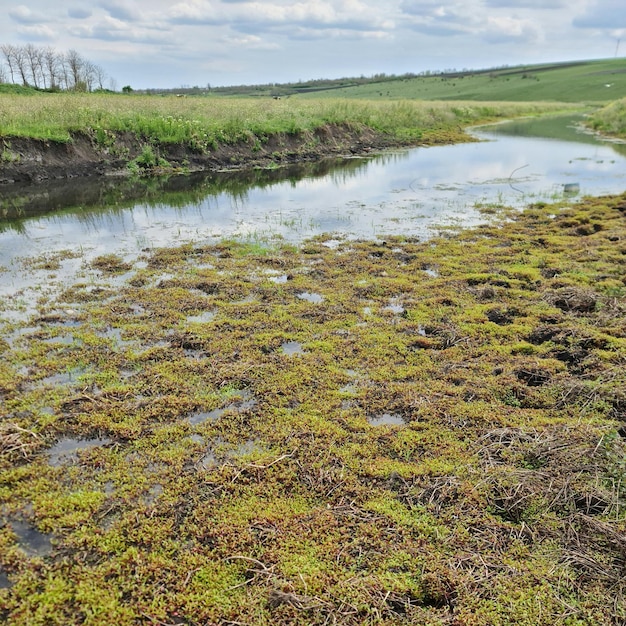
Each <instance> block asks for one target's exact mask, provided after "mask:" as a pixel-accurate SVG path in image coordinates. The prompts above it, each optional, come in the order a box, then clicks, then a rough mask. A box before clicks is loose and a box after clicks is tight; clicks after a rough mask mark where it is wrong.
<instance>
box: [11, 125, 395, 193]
mask: <svg viewBox="0 0 626 626" xmlns="http://www.w3.org/2000/svg"><path fill="white" fill-rule="evenodd" d="M1 141H2V147H3V148H5V149H6V150H8V151H10V154H11V155H12V158H11V160H5V161H0V185H11V184H15V183H21V184H31V183H39V182H44V181H54V180H63V179H74V178H88V177H101V176H129V175H130V173H131V172H130V170H129V168H128V164H129V162H130V161H132V160H133V159H135V158H137V157H138V156H139V155H141V153H142V151H143V150H144V148H145V147H146V146H147V145H150V146H151V147H152V149H153V150H154V152H155V153H156V154H157V155H158V157H159V158H160V159H164V160H165V161H167V162H168V163H169V167H167V168H165V171H170V170H184V171H188V172H195V171H207V170H223V169H237V168H241V167H248V166H257V167H258V166H260V167H262V166H271V165H274V164H278V165H280V164H288V163H297V162H301V161H312V160H318V159H321V158H323V157H328V156H339V155H350V154H367V153H369V152H372V151H375V150H381V149H384V148H389V147H394V146H399V145H403V144H402V142H401V141H400V140H398V139H397V138H394V137H391V136H389V135H385V134H382V133H377V132H375V131H373V130H369V129H359V130H355V129H350V128H347V127H343V126H338V125H327V126H324V127H322V128H319V129H317V130H315V131H313V132H306V133H299V134H294V135H291V134H286V133H279V134H276V135H273V136H271V137H269V138H268V140H267V141H266V142H265V143H264V144H262V145H260V146H259V145H258V143H257V144H253V143H250V142H239V143H236V144H231V145H227V144H222V145H218V146H217V147H216V148H215V149H214V150H211V151H210V152H207V153H201V152H199V151H198V150H196V149H194V148H192V147H191V146H188V145H185V144H166V143H155V142H154V140H146V139H142V138H139V137H137V136H136V135H134V134H131V133H118V134H117V135H116V137H115V139H114V141H113V142H111V143H110V144H109V145H107V146H106V147H105V146H101V145H98V144H97V143H96V141H95V140H94V139H93V138H91V137H90V136H88V135H87V134H84V133H75V134H74V135H73V136H72V139H71V141H70V142H68V143H61V142H55V141H44V140H39V139H28V138H21V137H4V138H2V140H1ZM151 172H152V173H157V174H158V173H159V171H158V170H152V171H151Z"/></svg>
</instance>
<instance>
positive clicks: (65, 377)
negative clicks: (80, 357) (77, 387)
mask: <svg viewBox="0 0 626 626" xmlns="http://www.w3.org/2000/svg"><path fill="white" fill-rule="evenodd" d="M86 371H87V370H86V369H85V368H84V367H75V368H72V369H68V370H67V371H65V372H59V373H58V374H52V376H46V378H42V379H41V381H40V384H41V385H43V386H46V385H53V386H56V385H69V384H71V383H75V382H78V379H79V378H80V377H81V376H82V375H83V374H84V373H85V372H86Z"/></svg>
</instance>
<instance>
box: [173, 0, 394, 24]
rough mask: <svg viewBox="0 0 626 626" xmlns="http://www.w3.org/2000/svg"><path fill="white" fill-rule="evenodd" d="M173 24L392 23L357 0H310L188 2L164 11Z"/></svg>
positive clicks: (194, 0) (378, 11)
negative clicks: (285, 0)
mask: <svg viewBox="0 0 626 626" xmlns="http://www.w3.org/2000/svg"><path fill="white" fill-rule="evenodd" d="M168 16H169V19H170V20H171V22H173V23H177V24H189V25H192V24H195V25H201V24H209V25H228V26H230V27H231V28H233V29H235V30H240V29H242V30H246V31H250V30H257V31H261V30H267V29H269V28H275V27H281V26H291V27H302V28H307V29H315V28H320V29H333V28H334V29H336V28H340V29H344V30H385V29H389V28H392V27H393V21H391V20H389V19H388V18H386V17H384V12H381V11H380V10H379V9H375V8H374V9H373V8H371V7H370V6H369V5H367V4H365V3H363V2H360V1H359V0H341V1H339V2H335V3H333V2H330V1H327V0H310V1H308V2H291V3H288V4H279V3H278V2H258V1H256V2H239V1H237V2H233V1H232V0H231V1H230V2H226V3H219V4H218V3H216V2H208V1H202V0H188V1H187V2H180V3H178V4H175V5H174V6H173V7H171V9H170V10H169V11H168Z"/></svg>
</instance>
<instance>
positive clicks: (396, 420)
mask: <svg viewBox="0 0 626 626" xmlns="http://www.w3.org/2000/svg"><path fill="white" fill-rule="evenodd" d="M367 421H368V422H369V423H370V424H371V425H372V426H404V425H405V424H406V422H405V421H404V420H403V419H402V416H400V415H397V414H396V413H383V414H382V415H374V416H371V417H368V418H367Z"/></svg>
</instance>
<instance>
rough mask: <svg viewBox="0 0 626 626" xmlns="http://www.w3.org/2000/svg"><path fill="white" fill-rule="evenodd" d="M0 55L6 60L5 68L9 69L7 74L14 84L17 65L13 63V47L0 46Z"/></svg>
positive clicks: (9, 45) (7, 45) (8, 45)
mask: <svg viewBox="0 0 626 626" xmlns="http://www.w3.org/2000/svg"><path fill="white" fill-rule="evenodd" d="M2 54H4V58H5V59H6V62H7V66H8V67H9V73H10V74H11V82H12V83H14V82H15V73H16V72H17V64H16V63H15V46H12V45H11V44H8V43H7V44H4V45H3V46H2Z"/></svg>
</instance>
